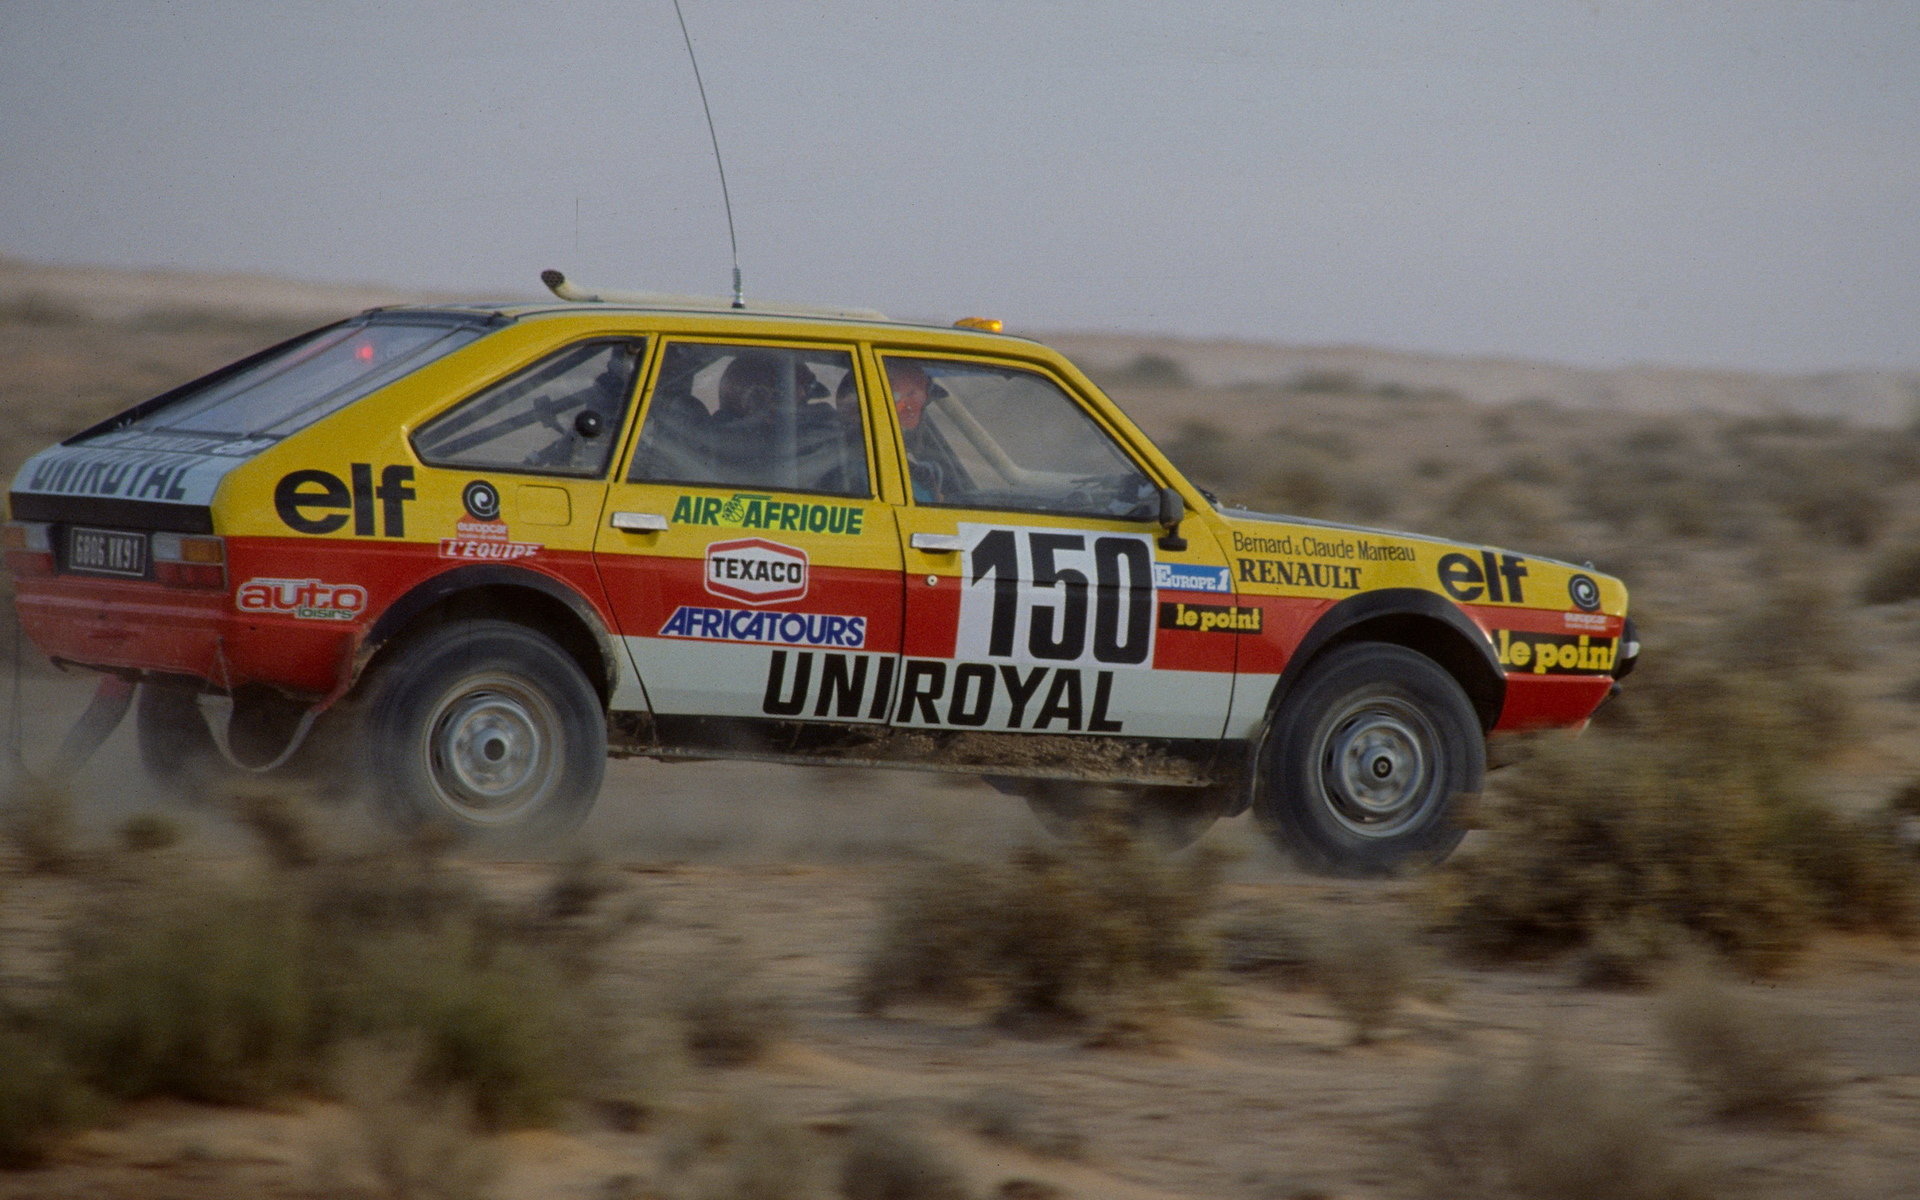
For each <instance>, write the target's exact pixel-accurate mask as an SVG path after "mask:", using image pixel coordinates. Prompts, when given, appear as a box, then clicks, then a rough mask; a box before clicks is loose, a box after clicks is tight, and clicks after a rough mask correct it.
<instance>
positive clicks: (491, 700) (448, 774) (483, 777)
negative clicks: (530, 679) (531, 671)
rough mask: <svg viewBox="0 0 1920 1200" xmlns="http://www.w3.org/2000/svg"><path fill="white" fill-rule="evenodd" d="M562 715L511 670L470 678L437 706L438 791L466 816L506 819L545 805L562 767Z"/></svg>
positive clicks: (488, 821)
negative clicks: (498, 674) (505, 674)
mask: <svg viewBox="0 0 1920 1200" xmlns="http://www.w3.org/2000/svg"><path fill="white" fill-rule="evenodd" d="M559 730H560V719H559V714H558V713H557V712H556V711H555V709H554V707H553V705H552V704H551V703H550V702H549V701H548V700H547V698H546V697H545V696H543V695H541V694H540V693H539V692H537V691H535V690H533V689H531V688H529V687H527V686H526V685H525V684H524V683H522V682H521V681H519V680H517V679H514V678H511V677H508V676H489V677H485V678H481V679H470V680H468V681H466V682H465V683H464V684H463V685H462V686H461V687H460V688H459V689H458V690H457V691H455V692H452V693H450V694H449V695H448V696H447V697H446V698H445V699H444V700H443V701H442V702H441V703H440V705H439V706H438V707H437V708H436V709H435V710H434V714H433V719H432V721H431V722H430V723H429V725H428V735H427V742H426V747H425V751H426V758H427V773H428V777H429V778H430V779H431V780H432V781H433V787H434V792H435V794H436V795H438V796H439V798H440V802H441V804H442V805H444V806H445V807H446V808H447V809H448V811H450V812H451V813H453V814H454V815H455V816H457V817H459V818H460V819H461V820H463V821H469V822H472V823H474V824H480V825H505V824H511V823H513V822H514V821H517V820H519V819H520V818H521V817H523V816H524V815H525V814H526V812H527V810H528V809H530V808H533V807H535V806H537V805H539V804H540V803H541V802H542V801H543V800H544V799H545V798H546V796H547V794H548V792H549V791H550V790H551V789H552V784H553V781H554V779H555V777H556V776H557V773H558V770H559V753H558V752H559V747H560V737H559Z"/></svg>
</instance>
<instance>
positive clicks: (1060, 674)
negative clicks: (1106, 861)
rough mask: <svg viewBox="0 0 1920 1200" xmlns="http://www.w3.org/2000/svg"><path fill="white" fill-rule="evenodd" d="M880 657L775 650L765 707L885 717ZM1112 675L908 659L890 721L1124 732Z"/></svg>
mask: <svg viewBox="0 0 1920 1200" xmlns="http://www.w3.org/2000/svg"><path fill="white" fill-rule="evenodd" d="M875 661H876V660H874V659H873V658H872V656H869V655H854V654H822V653H815V652H812V651H805V650H800V651H787V650H775V651H774V652H773V656H772V659H771V661H770V662H769V663H768V665H767V690H766V693H765V695H764V696H763V697H762V698H761V702H760V710H761V711H762V712H764V713H766V714H767V715H769V716H775V717H806V716H812V717H825V718H829V719H841V720H847V719H853V720H858V719H862V718H863V717H864V719H866V720H873V721H877V720H882V719H884V718H885V717H886V715H887V712H888V709H889V703H888V701H889V698H890V697H889V688H890V686H891V684H892V682H893V660H892V659H888V658H883V659H879V660H877V662H878V668H877V669H876V670H871V671H870V670H869V663H872V662H875ZM870 674H871V676H872V679H871V681H870V680H869V675H870ZM1113 674H1114V673H1113V672H1112V671H1082V670H1080V669H1078V668H1075V667H1020V666H1015V665H1013V664H1012V663H978V662H963V663H953V662H946V661H944V660H941V659H924V658H910V659H907V660H906V663H905V665H904V667H903V668H902V669H901V673H900V698H899V700H898V702H897V703H895V704H893V705H892V706H891V707H892V711H893V720H894V723H895V724H899V725H916V726H925V725H936V726H950V727H956V728H961V729H969V728H971V729H980V728H987V727H991V728H994V729H1015V730H1032V731H1034V732H1036V733H1119V732H1121V729H1122V722H1120V721H1116V720H1114V719H1113V718H1112V717H1111V716H1109V715H1108V710H1109V709H1110V708H1111V706H1112V703H1113Z"/></svg>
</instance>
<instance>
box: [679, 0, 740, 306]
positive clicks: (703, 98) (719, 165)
mask: <svg viewBox="0 0 1920 1200" xmlns="http://www.w3.org/2000/svg"><path fill="white" fill-rule="evenodd" d="M673 15H674V16H675V17H677V18H679V21H680V36H681V38H682V39H683V40H685V42H686V43H687V61H688V62H690V63H692V64H693V84H694V86H695V87H697V88H699V89H700V111H702V112H704V113H706V114H707V136H708V137H709V138H712V139H713V165H714V169H715V170H717V171H719V172H720V203H721V204H722V205H723V206H724V207H725V208H726V210H727V245H728V246H729V247H731V248H732V250H733V306H734V307H735V308H745V307H746V306H747V297H746V293H745V292H743V291H742V290H741V289H740V239H739V238H737V237H735V236H734V233H733V199H732V198H731V197H730V196H728V195H727V164H725V163H724V162H721V161H720V135H719V134H718V133H716V132H715V131H714V128H713V106H712V105H710V104H708V103H707V85H706V83H705V82H703V81H702V80H701V78H700V59H699V58H698V57H696V56H695V55H694V53H693V35H692V34H690V33H688V32H687V14H685V13H683V12H681V11H680V0H673Z"/></svg>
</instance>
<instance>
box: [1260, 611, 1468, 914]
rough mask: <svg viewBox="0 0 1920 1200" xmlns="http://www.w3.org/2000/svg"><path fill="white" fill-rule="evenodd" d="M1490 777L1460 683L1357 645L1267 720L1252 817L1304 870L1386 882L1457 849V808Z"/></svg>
mask: <svg viewBox="0 0 1920 1200" xmlns="http://www.w3.org/2000/svg"><path fill="white" fill-rule="evenodd" d="M1485 774H1486V740H1485V736H1484V734H1483V731H1482V729H1481V726H1480V720H1479V717H1478V715H1477V714H1476V713H1475V711H1474V708H1473V704H1472V702H1471V701H1469V700H1468V699H1467V694H1466V692H1465V691H1464V690H1462V688H1461V687H1460V684H1459V682H1458V681H1456V680H1455V679H1454V678H1453V676H1451V675H1449V674H1448V673H1447V672H1446V671H1445V670H1444V669H1442V668H1441V667H1440V666H1439V664H1437V663H1435V662H1434V661H1433V660H1432V659H1430V658H1428V657H1426V656H1425V655H1423V654H1419V653H1417V652H1415V651H1413V650H1409V649H1407V648H1406V647H1404V646H1395V645H1388V644H1385V643H1380V642H1358V643H1355V644H1353V645H1348V646H1342V647H1339V648H1338V649H1335V650H1333V651H1330V652H1329V653H1328V654H1327V656H1326V657H1325V658H1323V659H1320V660H1319V661H1317V662H1315V663H1313V664H1312V665H1311V666H1310V667H1308V668H1307V671H1306V673H1305V674H1304V675H1303V676H1302V677H1301V679H1300V681H1299V683H1298V684H1297V685H1295V687H1294V688H1293V690H1292V691H1291V692H1290V693H1288V695H1287V697H1286V699H1285V700H1284V701H1283V702H1282V704H1281V706H1280V710H1279V712H1277V713H1275V714H1274V719H1273V723H1272V725H1271V727H1270V728H1269V729H1268V732H1267V737H1266V740H1265V742H1264V744H1263V745H1262V747H1261V751H1260V776H1259V781H1258V787H1257V789H1256V793H1255V799H1254V814H1255V816H1256V818H1257V819H1258V820H1259V822H1260V825H1261V827H1262V828H1263V829H1264V830H1265V831H1266V833H1267V835H1268V836H1269V837H1271V838H1272V839H1273V840H1274V842H1275V843H1277V844H1278V845H1279V846H1280V848H1281V849H1282V850H1283V851H1285V852H1286V853H1287V854H1288V855H1289V856H1290V857H1291V858H1292V859H1293V860H1294V862H1295V863H1296V864H1298V865H1299V866H1300V867H1301V868H1302V869H1304V870H1308V871H1313V872H1315V873H1318V874H1325V875H1347V876H1377V875H1389V874H1393V873H1395V872H1397V871H1401V870H1403V869H1406V868H1410V867H1417V866H1425V865H1430V864H1432V863H1435V862H1438V861H1440V860H1441V859H1443V858H1445V857H1446V856H1447V855H1448V854H1449V853H1451V852H1452V850H1453V848H1454V847H1455V846H1457V845H1459V843H1460V839H1461V838H1462V837H1463V836H1465V830H1464V828H1463V827H1462V826H1461V824H1460V822H1459V821H1458V819H1457V806H1458V802H1459V798H1460V797H1461V796H1462V795H1466V794H1470V793H1474V792H1478V791H1479V790H1480V785H1481V781H1482V779H1483V778H1484V776H1485Z"/></svg>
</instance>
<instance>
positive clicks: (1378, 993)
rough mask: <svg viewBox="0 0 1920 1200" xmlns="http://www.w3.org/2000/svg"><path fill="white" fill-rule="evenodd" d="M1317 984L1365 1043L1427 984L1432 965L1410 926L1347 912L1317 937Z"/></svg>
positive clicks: (1359, 1041)
mask: <svg viewBox="0 0 1920 1200" xmlns="http://www.w3.org/2000/svg"><path fill="white" fill-rule="evenodd" d="M1312 947H1313V948H1312V971H1313V979H1314V983H1315V985H1316V986H1317V987H1318V988H1319V989H1320V991H1321V992H1322V993H1323V994H1325V996H1326V997H1327V1000H1328V1002H1329V1003H1331V1004H1332V1005H1333V1007H1334V1009H1335V1011H1337V1012H1339V1014H1340V1015H1341V1017H1342V1018H1344V1019H1345V1020H1346V1022H1347V1024H1348V1025H1349V1026H1351V1027H1352V1030H1353V1041H1354V1044H1356V1045H1365V1044H1367V1043H1369V1042H1371V1041H1373V1039H1374V1038H1375V1036H1377V1035H1378V1034H1379V1033H1380V1031H1381V1030H1382V1029H1384V1028H1386V1026H1387V1025H1388V1023H1389V1022H1391V1021H1392V1020H1393V1016H1394V1014H1395V1013H1396V1012H1397V1011H1399V1008H1400V1005H1401V1003H1402V1002H1403V1001H1405V1000H1406V998H1407V997H1408V996H1409V995H1412V994H1414V993H1416V992H1419V991H1421V990H1422V988H1423V982H1424V978H1425V976H1426V973H1427V968H1428V963H1427V957H1426V955H1425V953H1424V952H1423V951H1422V950H1421V948H1420V947H1419V946H1417V945H1416V944H1415V943H1414V941H1413V939H1412V937H1411V935H1410V934H1409V932H1408V931H1407V930H1405V929H1404V928H1402V927H1401V926H1399V925H1398V924H1396V923H1394V922H1392V921H1390V920H1385V919H1382V918H1380V917H1378V916H1376V917H1373V918H1367V917H1361V916H1356V915H1346V916H1343V917H1340V918H1337V919H1335V920H1332V921H1328V922H1326V923H1325V924H1324V925H1323V926H1322V927H1321V929H1320V930H1319V932H1318V934H1317V936H1315V937H1314V938H1313V939H1312Z"/></svg>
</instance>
